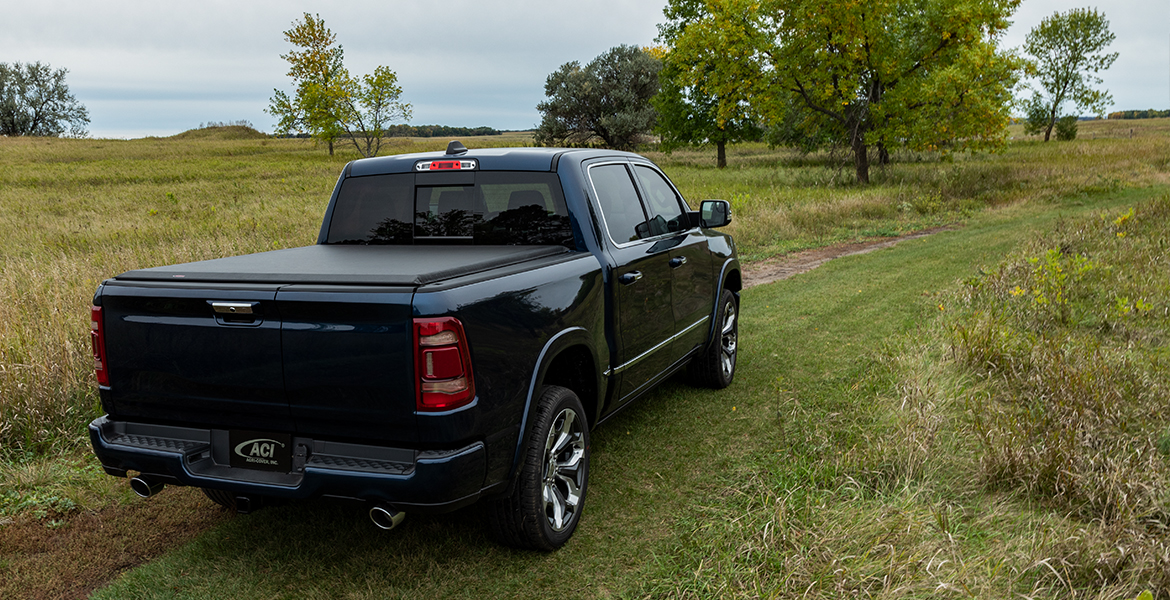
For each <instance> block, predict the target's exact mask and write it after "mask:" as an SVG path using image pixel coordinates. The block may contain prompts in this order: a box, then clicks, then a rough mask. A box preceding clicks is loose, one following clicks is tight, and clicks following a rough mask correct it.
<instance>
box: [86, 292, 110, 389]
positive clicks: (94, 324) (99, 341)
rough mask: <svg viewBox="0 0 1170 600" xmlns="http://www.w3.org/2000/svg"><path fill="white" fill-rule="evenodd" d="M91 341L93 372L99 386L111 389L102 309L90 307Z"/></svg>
mask: <svg viewBox="0 0 1170 600" xmlns="http://www.w3.org/2000/svg"><path fill="white" fill-rule="evenodd" d="M89 341H90V342H91V343H92V345H93V370H94V372H95V373H97V380H98V385H100V386H103V387H109V385H110V372H109V371H107V370H106V336H105V334H104V333H103V332H102V307H100V306H91V307H89Z"/></svg>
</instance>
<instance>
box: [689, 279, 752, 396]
mask: <svg viewBox="0 0 1170 600" xmlns="http://www.w3.org/2000/svg"><path fill="white" fill-rule="evenodd" d="M715 322H716V323H718V327H717V328H716V329H715V336H714V337H713V338H712V339H711V342H710V343H709V344H708V345H707V348H706V349H705V350H703V352H702V354H699V355H698V356H696V357H695V358H693V359H692V360H691V364H690V365H688V366H687V374H688V375H690V379H691V382H692V383H693V384H695V385H697V386H700V387H708V388H714V389H717V390H721V389H723V388H725V387H727V386H729V385H731V381H732V380H733V379H735V362H736V354H737V353H738V352H739V303H738V302H737V301H736V299H735V294H733V293H731V290H727V289H724V290H723V292H722V293H720V294H719V311H718V312H717V313H716V315H715Z"/></svg>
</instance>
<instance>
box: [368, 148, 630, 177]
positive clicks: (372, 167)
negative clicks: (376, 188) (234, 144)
mask: <svg viewBox="0 0 1170 600" xmlns="http://www.w3.org/2000/svg"><path fill="white" fill-rule="evenodd" d="M565 155H571V156H572V157H573V158H575V159H576V160H578V161H580V160H585V159H588V158H595V157H602V156H614V157H617V156H620V157H623V158H639V159H640V158H642V157H641V156H639V155H637V154H633V153H631V152H621V151H618V150H596V149H591V148H482V149H478V150H468V151H467V152H462V153H458V154H447V153H444V152H442V151H436V152H416V153H412V154H396V155H393V156H377V157H374V158H362V159H358V160H355V161H353V162H351V163H349V164H348V165H346V168H345V174H346V176H347V177H361V176H364V175H384V174H390V173H412V172H414V165H415V163H417V162H419V161H420V160H440V159H443V158H460V159H475V160H476V161H478V163H479V167H478V168H479V170H481V171H555V170H556V164H557V162H558V161H559V160H560V159H561V157H562V156H565Z"/></svg>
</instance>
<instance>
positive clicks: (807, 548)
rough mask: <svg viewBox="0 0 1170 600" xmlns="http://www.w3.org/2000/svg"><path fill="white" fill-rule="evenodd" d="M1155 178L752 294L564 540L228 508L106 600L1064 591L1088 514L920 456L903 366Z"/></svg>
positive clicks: (473, 517)
mask: <svg viewBox="0 0 1170 600" xmlns="http://www.w3.org/2000/svg"><path fill="white" fill-rule="evenodd" d="M1149 193H1150V192H1149V191H1131V192H1126V193H1123V194H1118V195H1112V196H1108V197H1102V198H1095V199H1093V202H1091V203H1081V205H1080V206H1067V207H1065V208H1064V209H1062V210H1060V211H1054V210H1051V207H1035V206H1032V207H1018V208H1013V209H1006V210H1003V211H999V212H996V213H993V214H988V215H985V216H982V217H977V218H974V219H972V220H971V221H970V222H969V223H968V224H967V225H966V226H965V227H963V228H961V229H960V230H957V231H950V232H944V233H940V234H937V235H935V236H932V237H930V238H926V239H922V240H916V241H913V242H906V243H904V244H902V245H899V246H897V247H895V248H893V249H889V250H884V251H881V252H876V253H872V254H869V255H865V256H857V257H850V258H846V259H841V260H838V261H834V262H832V263H830V264H828V265H826V266H824V267H822V268H820V269H817V270H815V271H812V272H810V273H807V274H805V275H801V276H798V277H795V278H792V279H789V280H786V281H782V282H778V283H776V284H773V285H768V286H762V287H759V288H754V289H752V290H748V291H747V292H745V293H744V298H743V310H742V315H743V322H742V325H743V328H742V331H743V333H742V342H741V343H742V346H741V347H742V348H743V353H742V355H741V362H740V365H739V369H740V370H739V373H738V375H737V380H736V382H735V384H734V385H733V386H732V387H731V388H729V389H727V390H725V391H722V392H710V391H700V390H692V389H689V388H687V387H685V386H683V385H681V384H676V383H671V384H669V385H667V386H666V387H665V388H663V389H662V390H660V391H658V392H657V393H655V394H653V395H652V396H651V397H649V398H646V399H645V400H644V401H642V402H640V403H639V404H637V405H636V406H635V407H633V408H632V409H631V410H629V411H628V412H626V413H623V414H622V415H620V416H619V417H618V418H617V419H615V420H614V421H611V422H609V423H607V424H606V425H605V426H603V427H602V428H600V429H599V430H597V431H596V432H595V435H594V459H593V468H592V475H593V477H592V482H591V490H590V496H589V499H588V508H587V509H586V510H587V512H586V517H585V520H584V521H583V524H582V528H581V529H580V530H579V531H578V532H577V534H576V536H575V537H574V539H573V540H572V542H571V543H570V544H569V545H567V546H566V547H565V548H563V549H562V550H560V551H558V552H556V553H553V554H549V555H544V554H534V553H528V552H516V551H512V550H508V549H505V548H500V547H498V546H496V545H494V544H492V543H491V542H490V541H489V540H488V539H486V538H485V537H484V535H483V531H482V527H481V519H480V518H479V517H478V515H477V513H476V511H475V510H474V509H471V510H467V511H463V512H461V513H457V514H454V515H448V516H440V517H421V516H412V517H408V522H407V525H406V526H405V527H404V528H403V529H402V530H396V531H394V532H390V533H384V532H379V531H376V530H374V529H373V528H372V527H371V526H370V525H369V524H368V523H367V522H366V519H365V517H364V515H363V514H362V512H361V510H360V509H357V508H348V507H343V506H339V505H330V504H326V503H320V504H313V505H302V506H291V507H284V508H277V509H270V510H266V511H264V512H262V513H258V514H256V515H252V516H249V517H246V518H237V519H235V520H233V521H232V522H230V523H228V524H225V525H224V526H222V527H219V528H216V529H215V530H212V531H209V532H207V533H206V534H204V535H202V536H200V537H199V538H198V539H197V540H196V541H195V542H193V543H192V544H189V545H187V546H184V547H182V548H180V549H178V550H177V551H175V552H174V553H172V554H170V555H168V556H166V557H165V558H163V559H161V560H158V561H155V562H153V563H151V564H149V565H146V566H144V567H141V568H138V569H136V570H134V571H132V572H130V573H128V574H127V575H125V576H124V577H122V578H120V579H119V580H117V581H116V582H114V583H113V584H112V585H111V586H110V587H108V588H106V589H104V590H102V591H101V592H99V593H98V594H97V595H96V596H95V597H97V598H162V597H167V598H203V597H212V596H219V597H256V596H259V597H273V598H293V597H298V598H300V597H305V598H315V597H321V598H325V597H352V598H413V597H524V598H546V597H554V596H559V595H568V596H570V597H587V598H591V597H599V598H604V597H698V598H707V597H761V596H762V597H798V596H805V595H806V594H807V597H824V598H836V597H840V596H842V595H862V596H876V597H918V596H922V597H928V596H931V597H933V596H934V595H935V594H937V593H938V592H939V591H940V590H943V589H952V590H955V591H958V592H959V593H963V590H967V591H969V593H970V594H972V595H975V596H979V597H1007V596H1011V595H1013V594H1014V593H1027V594H1029V595H1031V596H1033V597H1063V596H1066V595H1067V594H1068V591H1067V590H1066V589H1064V588H1063V587H1061V586H1060V585H1059V584H1057V583H1056V582H1055V581H1054V580H1053V577H1052V576H1051V574H1050V573H1049V572H1047V570H1046V568H1045V567H1044V566H1042V564H1043V561H1045V560H1050V559H1052V558H1055V557H1063V558H1067V557H1068V548H1067V547H1075V546H1076V541H1075V538H1074V537H1073V536H1075V535H1076V534H1077V532H1078V531H1079V530H1081V529H1083V528H1086V527H1091V524H1090V523H1084V522H1081V521H1077V520H1076V519H1071V518H1069V517H1065V516H1063V515H1062V514H1061V513H1060V512H1056V511H1049V510H1044V509H1043V508H1042V507H1036V506H1033V505H1031V504H1030V503H1029V502H1027V501H1026V499H1018V498H1014V497H1012V496H1011V495H1010V494H997V493H986V492H985V491H984V490H983V488H981V487H979V486H978V485H974V484H973V482H972V481H971V480H970V479H969V478H967V477H966V473H964V472H963V471H962V470H960V469H957V468H955V467H954V466H953V465H948V464H946V461H942V463H943V464H941V465H939V464H936V463H932V462H931V461H928V460H926V456H915V454H914V453H915V452H925V453H927V456H929V455H930V454H931V453H933V452H938V451H942V450H943V449H946V448H948V447H954V448H956V449H958V448H959V447H961V446H962V445H963V444H962V442H961V441H958V440H954V439H950V438H954V437H955V436H954V434H950V433H947V431H946V427H947V424H946V423H938V424H935V425H934V429H933V430H931V429H930V427H927V430H926V431H925V432H923V431H921V429H920V428H919V427H912V426H911V425H913V424H914V422H915V419H926V420H928V421H929V420H931V419H933V418H935V417H933V416H932V415H931V413H930V412H929V411H927V410H925V409H924V407H922V406H918V404H921V403H923V402H928V401H929V399H930V396H929V394H928V392H929V390H930V385H931V384H930V383H929V382H928V381H920V380H906V379H905V378H904V374H905V373H906V372H908V371H909V366H910V365H913V364H916V363H921V365H925V366H924V367H923V368H927V374H928V375H929V373H930V370H929V368H928V367H929V366H930V365H932V364H937V363H936V362H935V360H934V359H935V358H937V357H931V356H922V355H919V354H916V352H919V353H921V352H926V351H925V350H921V349H918V348H917V347H916V345H915V343H914V339H915V338H916V337H917V335H918V333H920V332H922V331H924V330H928V329H929V328H930V327H932V324H933V323H934V322H935V321H936V320H937V316H938V315H942V314H945V313H946V312H947V310H950V309H948V308H947V306H946V305H945V304H944V306H943V310H940V309H939V308H938V306H939V304H940V303H941V302H949V298H951V295H950V294H951V293H952V290H953V289H954V288H955V286H956V284H957V282H959V281H961V280H962V279H965V278H968V277H970V276H971V275H972V274H973V273H976V272H977V269H978V267H979V266H980V265H986V264H996V263H997V262H998V261H1000V260H1001V257H1002V256H1004V255H1006V254H1007V253H1008V252H1009V251H1010V250H1011V249H1012V248H1013V247H1015V246H1016V245H1017V244H1018V243H1020V242H1021V241H1022V240H1025V239H1027V238H1028V237H1029V236H1031V235H1034V233H1035V232H1036V231H1042V230H1044V229H1045V228H1048V227H1051V226H1052V224H1053V223H1054V222H1055V220H1056V218H1057V216H1058V214H1060V213H1063V214H1065V215H1073V214H1077V213H1086V212H1092V211H1094V210H1097V209H1098V208H1099V207H1105V206H1118V205H1125V204H1127V203H1133V202H1136V201H1137V200H1138V199H1140V198H1142V197H1144V196H1146V195H1148V194H1149ZM939 376H940V377H941V376H942V375H941V374H940V375H939ZM936 385H938V384H936ZM906 386H910V387H906ZM932 431H933V433H931V432H932ZM904 434H909V435H910V436H911V437H906V435H904ZM931 435H933V436H934V437H936V438H941V441H940V442H938V443H930V442H928V440H927V437H929V436H931ZM913 436H918V439H915V438H914V437H913ZM923 436H927V437H923ZM922 444H927V445H926V446H922ZM970 460H971V458H970V457H969V456H967V457H960V458H959V459H957V462H959V463H962V462H963V461H968V462H969V461H970ZM932 469H936V470H932ZM1062 547H1064V548H1065V549H1064V551H1063V554H1062V553H1061V552H1062V550H1061V548H1062ZM1038 565H1041V566H1038ZM1140 583H1141V582H1140V581H1138V582H1137V584H1138V585H1139V587H1140ZM1135 589H1136V588H1135ZM1134 594H1136V592H1134Z"/></svg>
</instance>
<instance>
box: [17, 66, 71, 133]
mask: <svg viewBox="0 0 1170 600" xmlns="http://www.w3.org/2000/svg"><path fill="white" fill-rule="evenodd" d="M68 72H69V71H68V70H66V69H57V70H53V68H52V67H50V66H49V65H47V64H44V63H41V62H35V63H26V64H21V63H12V65H8V64H6V63H0V135H7V136H18V135H31V136H45V137H58V136H61V135H65V136H68V137H85V136H86V135H88V132H87V131H86V129H85V128H86V126H87V125H89V113H88V112H87V111H86V110H85V106H84V105H82V104H81V103H80V102H78V101H77V98H75V97H73V94H72V93H70V92H69V86H67V85H65V74H66V73H68Z"/></svg>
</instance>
